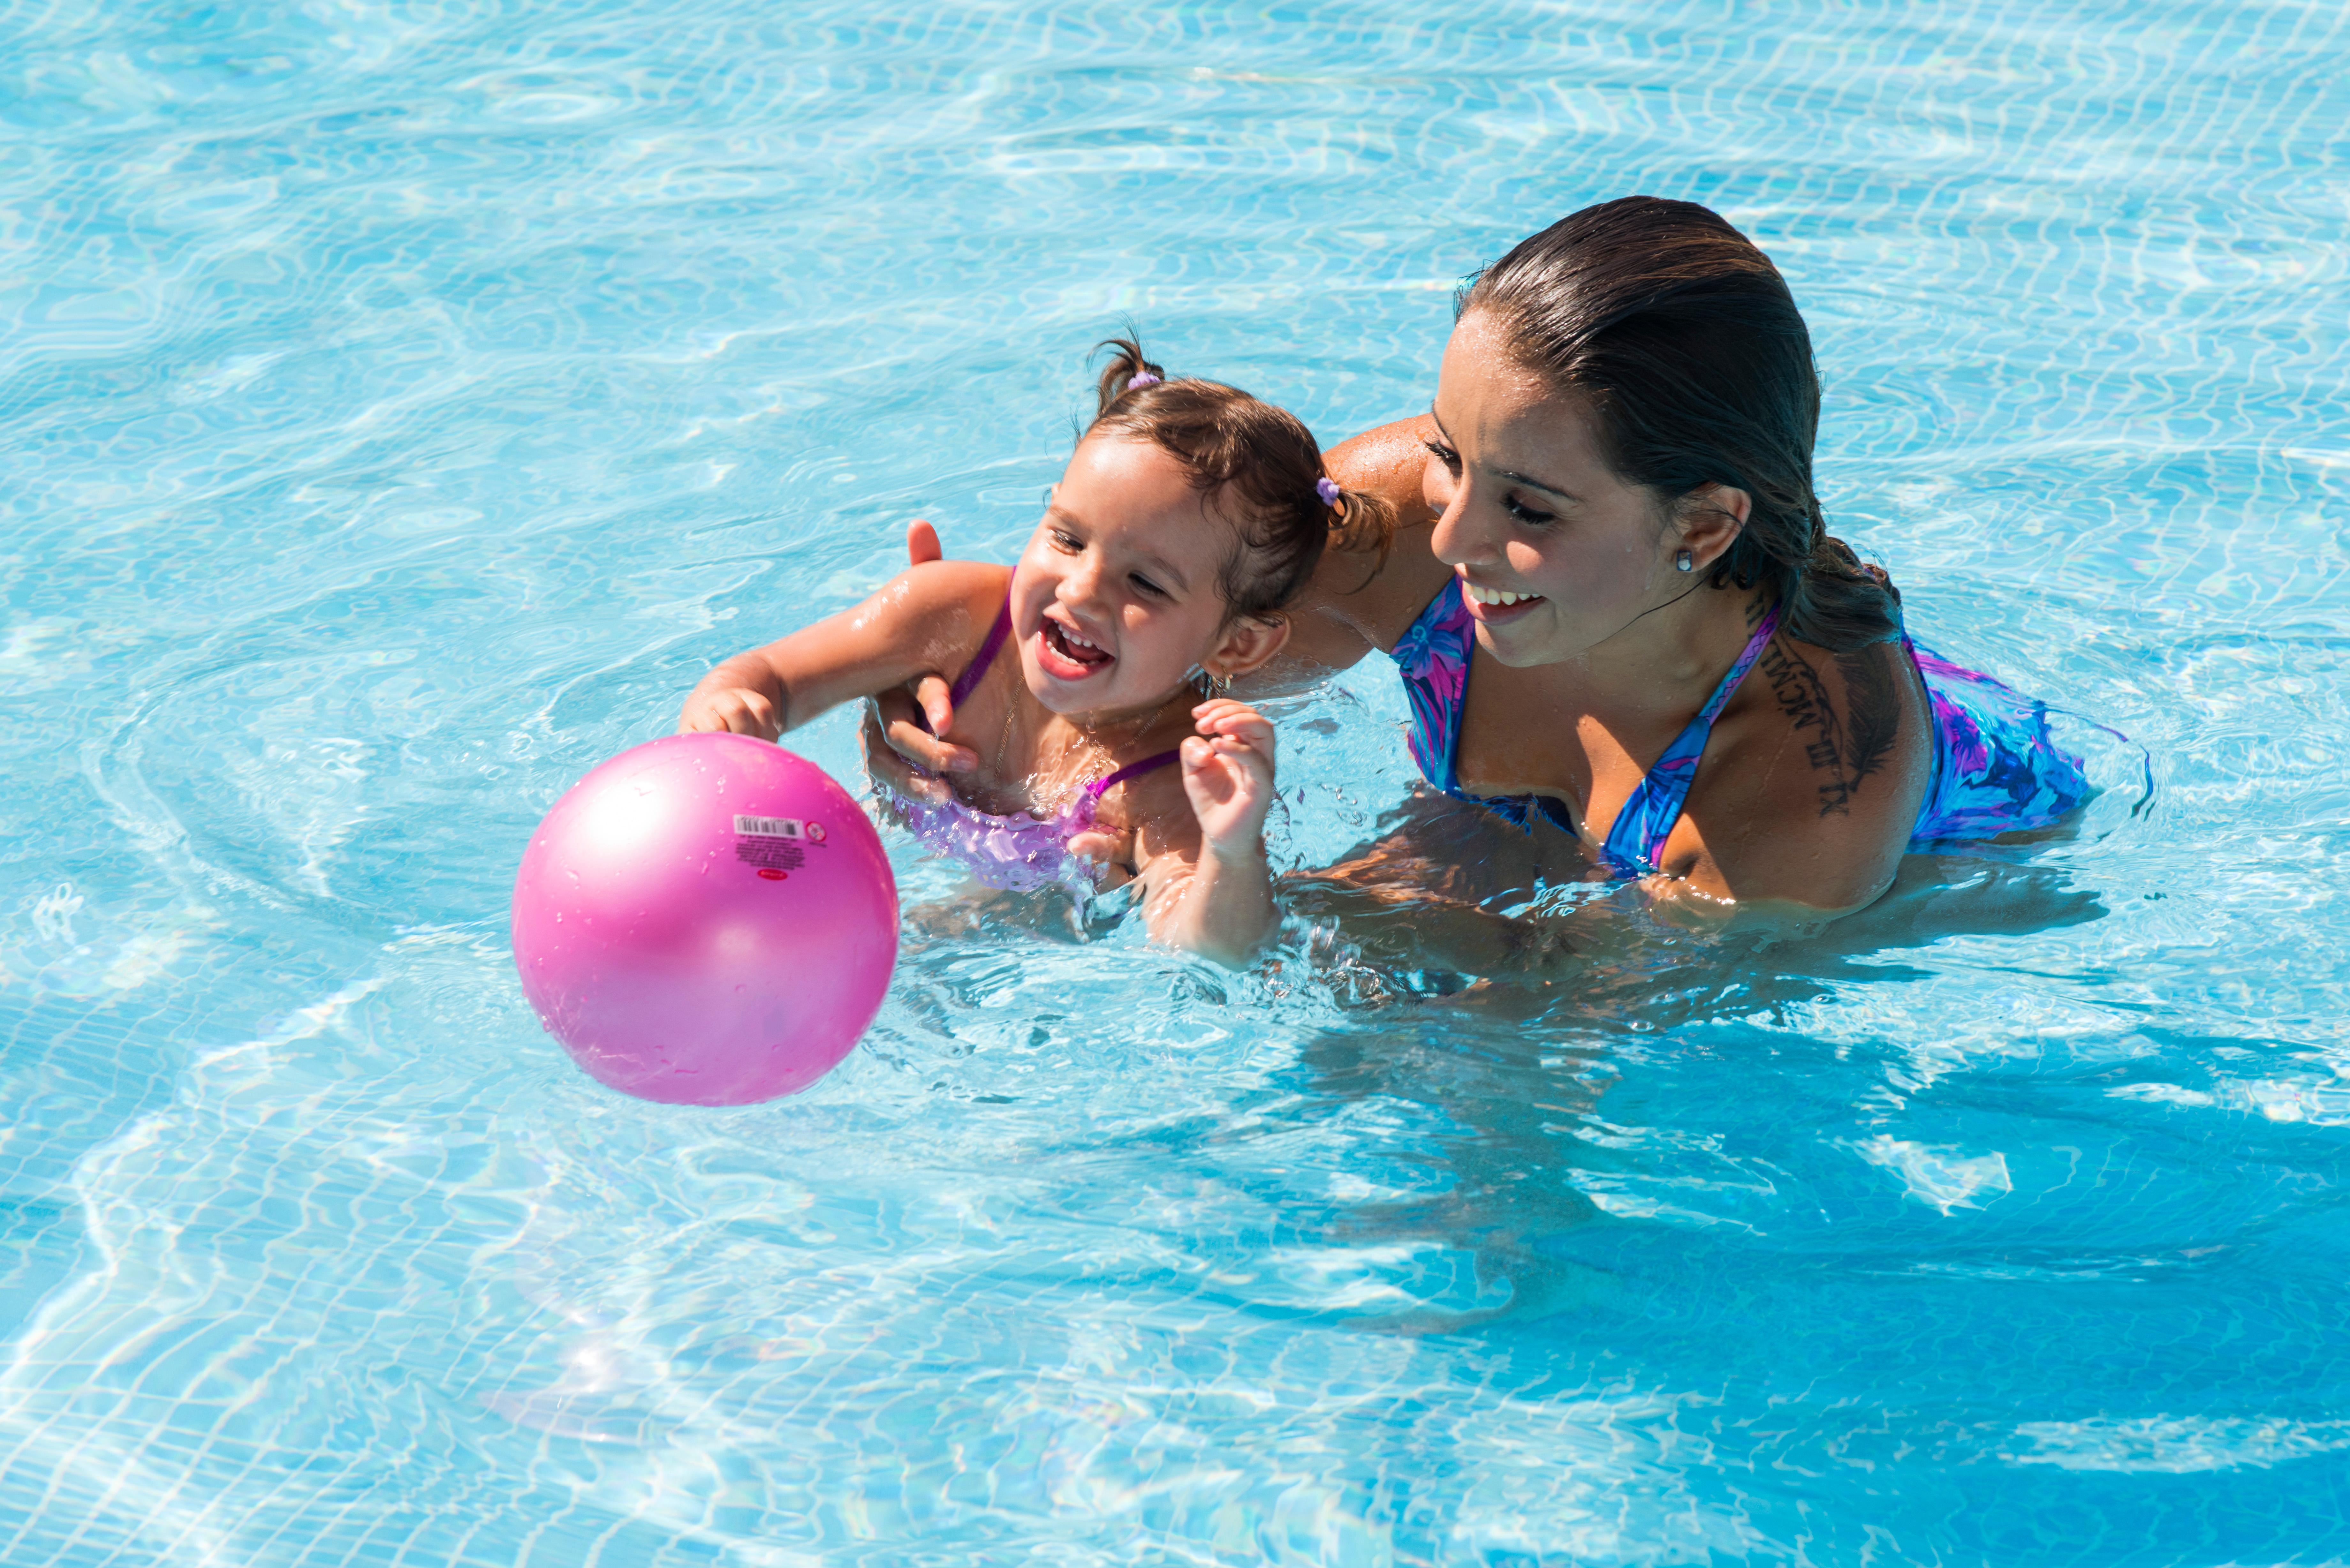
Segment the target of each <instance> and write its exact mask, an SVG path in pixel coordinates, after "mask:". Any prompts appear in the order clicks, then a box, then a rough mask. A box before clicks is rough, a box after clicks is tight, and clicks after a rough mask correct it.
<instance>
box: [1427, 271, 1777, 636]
mask: <svg viewBox="0 0 2350 1568" xmlns="http://www.w3.org/2000/svg"><path fill="white" fill-rule="evenodd" d="M1433 411H1434V414H1435V424H1436V429H1437V434H1436V437H1435V439H1434V440H1432V441H1430V443H1429V450H1430V454H1431V461H1430V464H1429V469H1428V498H1429V501H1430V504H1434V505H1437V506H1439V507H1440V508H1441V509H1442V513H1443V514H1442V515H1441V516H1440V518H1439V519H1438V520H1437V524H1436V533H1435V537H1434V538H1433V540H1432V541H1431V544H1432V545H1433V547H1434V549H1435V551H1436V555H1437V558H1438V559H1440V560H1441V561H1443V562H1444V563H1445V564H1446V565H1448V566H1451V568H1452V569H1453V571H1454V573H1455V574H1456V575H1457V576H1460V577H1461V587H1462V595H1461V597H1462V598H1463V599H1464V600H1465V601H1466V602H1467V603H1468V606H1469V613H1470V614H1471V615H1472V616H1474V617H1475V618H1476V621H1477V640H1478V641H1479V642H1480V643H1482V644H1483V645H1484V648H1485V649H1486V651H1487V652H1489V653H1491V654H1492V656H1493V657H1494V658H1495V659H1500V660H1501V661H1502V662H1503V664H1507V665H1513V666H1519V667H1523V666H1527V665H1536V664H1555V663H1558V662H1560V661H1562V660H1565V659H1574V658H1576V657H1579V656H1580V655H1582V654H1584V653H1586V652H1587V651H1589V650H1590V649H1593V648H1595V647H1596V646H1598V645H1599V644H1600V643H1603V642H1605V641H1607V639H1609V638H1611V637H1613V636H1614V635H1615V634H1616V633H1617V632H1618V631H1621V630H1622V629H1624V628H1626V627H1627V626H1629V625H1630V624H1631V623H1632V622H1633V621H1634V620H1636V619H1638V618H1639V617H1640V616H1642V615H1644V614H1646V613H1647V612H1648V611H1649V610H1651V609H1654V608H1656V607H1659V606H1660V605H1663V604H1665V603H1667V602H1669V600H1671V599H1672V598H1674V597H1677V596H1678V595H1679V594H1680V593H1682V592H1684V591H1686V590H1687V588H1688V587H1690V586H1691V585H1692V578H1691V577H1690V576H1689V575H1687V574H1684V573H1680V572H1678V571H1676V570H1674V567H1673V554H1674V552H1675V551H1676V550H1678V549H1679V548H1681V547H1682V546H1683V545H1688V544H1690V543H1692V537H1693V536H1692V535H1687V534H1685V532H1684V530H1682V529H1681V528H1680V527H1679V525H1678V524H1675V523H1674V522H1673V521H1672V520H1670V519H1669V518H1668V517H1666V516H1664V515H1662V514H1661V513H1660V510H1659V505H1658V503H1657V500H1656V497H1655V496H1654V494H1653V493H1651V492H1649V491H1648V490H1646V489H1644V488H1641V487H1639V486H1636V485H1631V484H1627V483H1625V482H1624V481H1623V480H1621V479H1619V478H1617V476H1616V474H1615V473H1614V472H1612V471H1610V469H1609V468H1608V466H1607V461H1606V459H1604V458H1603V457H1602V456H1601V455H1600V451H1599V445H1598V441H1597V439H1596V436H1597V432H1596V429H1595V425H1594V421H1593V419H1592V415H1591V412H1590V410H1589V409H1588V408H1587V407H1586V405H1585V404H1584V403H1583V402H1582V401H1581V400H1578V399H1575V398H1573V397H1570V396H1567V395H1565V394H1562V393H1560V392H1558V391H1556V390H1555V389H1553V388H1551V387H1550V386H1549V385H1547V384H1546V383H1545V382H1544V381H1543V380H1542V379H1540V378H1539V377H1537V376H1535V375H1534V372H1532V371H1530V370H1527V369H1523V368H1522V367H1520V366H1519V365H1518V364H1517V363H1516V362H1515V361H1513V359H1512V358H1510V357H1509V354H1508V353H1507V351H1506V347H1505V345H1504V342H1503V337H1502V336H1501V334H1500V333H1499V332H1498V331H1497V330H1495V328H1494V327H1493V326H1492V322H1491V321H1490V320H1489V319H1488V318H1487V317H1485V316H1483V315H1482V314H1481V313H1478V312H1474V311H1472V312H1471V313H1470V314H1469V315H1467V316H1464V317H1461V322H1460V324H1459V325H1458V326H1457V327H1454V328H1453V332H1452V340H1451V343H1450V344H1448V345H1447V346H1446V348H1445V350H1444V364H1443V368H1442V369H1440V371H1439V372H1438V375H1437V386H1436V403H1435V408H1434V410H1433ZM1735 534H1736V529H1735V527H1734V525H1733V526H1732V527H1731V529H1730V537H1725V538H1722V539H1721V540H1720V541H1719V542H1718V544H1716V543H1714V542H1712V541H1709V540H1703V539H1699V540H1696V541H1695V542H1696V544H1697V546H1698V547H1697V550H1696V556H1697V562H1696V564H1697V565H1698V566H1704V565H1706V564H1709V563H1710V562H1711V560H1712V559H1713V558H1714V557H1716V556H1719V555H1720V554H1721V551H1722V550H1725V549H1727V548H1729V545H1730V538H1732V537H1735Z"/></svg>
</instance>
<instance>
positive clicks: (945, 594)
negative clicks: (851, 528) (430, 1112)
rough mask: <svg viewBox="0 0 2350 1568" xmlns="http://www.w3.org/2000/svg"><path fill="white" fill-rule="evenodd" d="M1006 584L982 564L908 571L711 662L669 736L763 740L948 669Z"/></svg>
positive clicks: (983, 624) (991, 614)
mask: <svg viewBox="0 0 2350 1568" xmlns="http://www.w3.org/2000/svg"><path fill="white" fill-rule="evenodd" d="M1010 579H1011V571H1010V569H1009V568H1007V567H1003V566H990V565H987V564H986V563H983V562H974V561H934V562H931V563H928V564H926V565H923V566H914V567H911V568H910V569H908V570H907V571H904V572H902V573H900V574H899V576H897V577H895V578H894V579H892V580H891V581H890V583H889V586H888V587H884V588H883V589H882V590H881V591H880V592H879V593H877V594H875V595H874V596H873V597H871V598H869V599H867V600H866V601H865V602H864V603H863V604H861V605H858V607H856V608H854V609H850V610H844V611H842V612H841V613H840V614H838V615H836V616H831V617H828V618H826V619H824V620H820V621H818V622H816V625H814V626H811V627H808V628H805V629H803V630H800V631H795V632H794V633H792V634H791V635H790V636H789V637H786V638H784V639H781V640H780V641H776V642H771V643H769V644H768V645H767V646H766V647H764V648H754V649H751V650H750V651H748V652H745V653H738V654H736V655H734V657H733V658H732V659H727V660H725V661H724V662H723V663H721V664H720V665H719V666H718V667H717V668H716V669H714V670H711V672H710V673H709V674H707V675H705V676H703V677H702V680H701V683H700V684H698V685H697V686H695V687H694V689H693V693H692V695H691V696H690V697H688V698H687V699H686V702H685V711H684V712H683V713H681V715H680V716H679V718H678V726H677V727H678V730H679V732H681V733H683V732H692V731H698V730H701V731H709V730H731V731H733V732H734V733H736V734H738V735H756V736H758V737H759V738H760V739H761V740H765V741H772V740H774V739H775V737H776V736H777V735H779V734H782V733H783V732H785V731H788V730H795V729H797V728H799V727H800V726H801V725H802V724H805V723H806V722H808V721H809V720H811V719H814V718H815V717H816V716H817V715H818V714H820V713H822V712H824V711H826V710H827V709H829V708H834V707H837V706H838V705H839V704H841V703H843V702H847V701H853V700H854V699H856V698H859V697H869V696H871V695H872V694H873V693H875V692H877V691H886V690H888V689H889V688H890V687H893V686H898V685H900V684H902V683H904V682H905V681H907V680H910V679H912V678H913V677H915V676H917V675H920V674H922V673H923V672H925V671H928V670H943V669H952V668H955V667H956V666H957V665H958V664H959V663H960V662H961V660H962V659H963V658H964V657H966V656H967V655H968V653H969V652H970V650H971V649H972V648H973V647H974V646H976V645H977V644H978V642H979V641H980V639H981V638H982V637H983V636H984V635H985V628H987V627H989V626H991V625H993V623H994V618H995V615H996V613H997V611H999V610H1000V609H1001V608H1002V607H1003V595H1004V590H1005V587H1006V585H1007V584H1008V582H1009V581H1010Z"/></svg>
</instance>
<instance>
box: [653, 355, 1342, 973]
mask: <svg viewBox="0 0 2350 1568" xmlns="http://www.w3.org/2000/svg"><path fill="white" fill-rule="evenodd" d="M1112 347H1115V348H1117V349H1118V357H1117V358H1116V359H1115V360H1113V361H1112V363H1111V364H1110V366H1109V367H1108V369H1106V370H1105V371H1104V372H1103V373H1102V378H1101V383H1100V389H1099V406H1098V412H1097V416H1096V418H1095V420H1094V421H1093V423H1092V425H1091V426H1089V427H1088V428H1087V431H1086V433H1085V436H1084V438H1083V439H1082V440H1080V441H1078V442H1077V450H1076V452H1075V453H1074V454H1073V455H1072V456H1071V457H1070V459H1069V466H1068V468H1067V470H1066V472H1064V473H1063V474H1062V476H1061V482H1060V483H1058V484H1056V485H1055V486H1054V487H1053V496H1052V502H1051V504H1050V505H1049V506H1047V508H1046V509H1045V515H1044V517H1043V519H1042V520H1041V521H1039V522H1038V523H1037V524H1036V532H1035V535H1033V536H1032V537H1031V538H1030V539H1029V541H1028V547H1027V549H1026V550H1025V551H1024V553H1023V554H1022V556H1021V557H1020V562H1019V565H1018V566H1014V567H1010V568H1006V567H1003V566H987V565H981V564H977V563H972V562H965V561H954V562H946V561H937V560H932V561H928V562H917V563H916V564H915V565H914V566H913V567H912V568H911V569H910V570H909V571H907V572H905V573H903V574H901V575H900V576H899V577H898V578H897V579H896V580H895V581H893V582H891V583H890V584H889V586H888V587H884V588H883V589H882V590H881V591H880V592H879V593H877V594H875V595H874V596H873V597H871V598H868V599H867V600H866V601H865V602H864V603H863V604H861V605H859V606H858V607H856V608H854V609H851V610H846V611H843V612H842V613H841V614H839V615H836V616H833V617H831V618H828V619H826V620H822V621H819V622H817V623H816V625H814V626H812V627H808V628H805V629H804V630H801V631H796V632H794V633H793V634H792V635H791V636H789V637H786V638H785V639H782V640H781V641H778V642H774V643H770V644H769V645H768V646H766V647H764V648H758V649H752V650H750V651H749V652H746V653H739V654H736V655H735V656H734V657H733V658H732V659H727V660H725V661H724V662H723V663H722V664H720V665H719V666H718V667H717V668H716V669H714V670H712V671H711V672H710V673H709V674H708V675H707V676H705V677H703V678H702V681H701V683H700V684H699V685H697V686H696V687H695V688H694V690H693V693H692V695H691V697H689V698H688V699H687V700H686V703H685V711H684V712H683V713H682V714H681V716H680V718H679V720H678V728H679V729H680V730H681V731H696V730H702V731H723V730H731V731H733V732H735V733H737V734H746V735H757V736H759V737H760V738H761V739H763V740H774V739H775V737H776V736H777V735H778V734H779V733H781V732H784V731H786V730H791V729H795V728H797V727H798V726H800V725H802V724H805V723H806V722H808V721H809V720H811V719H814V718H815V717H816V716H817V715H818V714H820V713H822V712H824V711H826V710H827V709H828V708H832V707H834V706H837V704H839V703H841V702H844V701H849V700H851V699H853V698H858V697H865V696H869V695H871V694H872V693H874V692H877V691H883V690H885V689H887V688H889V687H891V686H895V685H898V684H899V683H900V682H902V681H904V680H907V679H909V678H910V677H911V676H914V675H916V674H918V673H919V672H920V671H922V670H929V669H931V668H932V667H933V666H934V665H937V664H939V663H941V662H942V661H943V662H946V664H947V667H948V668H960V669H961V670H962V675H961V676H960V677H958V678H957V680H956V681H955V683H954V686H953V689H952V691H951V693H950V698H951V703H952V711H951V714H950V715H947V716H945V717H942V718H941V722H940V725H939V733H940V735H941V736H942V737H945V738H946V739H947V740H948V741H950V742H960V743H958V744H957V751H958V753H960V754H961V756H962V758H964V759H967V761H966V762H965V764H964V765H963V766H961V767H958V768H957V769H956V770H955V774H954V785H953V788H952V789H951V790H949V791H947V792H945V793H943V794H941V796H940V798H938V799H936V800H934V801H932V802H931V803H929V804H928V805H924V806H920V807H918V808H916V810H915V812H914V813H913V814H912V815H913V816H914V818H915V820H914V826H915V827H916V828H917V830H918V831H920V832H921V833H922V834H923V835H924V836H925V837H928V838H930V839H931V840H932V841H933V842H935V843H936V844H937V845H938V846H940V847H941V848H943V849H947V850H950V851H951V852H953V853H956V854H959V855H960V856H962V857H963V858H964V859H965V860H966V861H967V862H969V863H970V864H971V865H972V868H973V870H975V871H976V872H978V873H980V875H981V877H982V879H983V880H985V881H989V882H991V883H993V884H994V885H996V886H998V887H1013V888H1018V887H1036V886H1044V885H1049V884H1051V883H1054V882H1057V881H1062V880H1065V879H1071V878H1080V879H1083V880H1085V881H1088V882H1090V881H1091V880H1093V879H1094V877H1095V876H1096V875H1097V868H1103V867H1107V868H1108V869H1109V870H1110V871H1111V872H1112V873H1113V874H1117V875H1122V876H1123V877H1132V878H1135V879H1139V881H1140V882H1141V884H1142V891H1143V910H1144V918H1145V919H1147V920H1148V922H1149V927H1150V931H1151V934H1152V935H1153V936H1155V937H1158V938H1159V939H1160V940H1163V941H1167V942H1170V943H1172V944H1173V945H1175V946H1177V947H1180V948H1185V949H1189V950H1192V951H1195V952H1199V953H1201V954H1203V955H1205V956H1207V957H1210V958H1213V959H1216V960H1218V961H1222V962H1225V963H1239V962H1241V961H1243V960H1244V959H1246V957H1247V956H1248V955H1249V953H1250V952H1251V951H1253V950H1254V949H1255V947H1256V945H1257V944H1258V942H1259V941H1261V940H1263V937H1264V935H1265V933H1266V932H1267V931H1268V930H1269V929H1271V928H1272V926H1273V922H1274V904H1273V889H1272V880H1271V874H1270V872H1269V871H1268V870H1267V868H1266V865H1265V857H1264V841H1263V826H1264V816H1265V811H1266V809H1267V807H1269V806H1270V805H1272V802H1273V788H1274V739H1273V726H1272V725H1271V724H1268V723H1267V722H1265V721H1264V720H1263V718H1262V717H1261V716H1259V715H1258V714H1257V713H1256V712H1255V711H1253V710H1251V709H1250V708H1248V707H1247V706H1246V705H1245V704H1243V703H1240V702H1235V701H1232V700H1231V699H1230V698H1228V697H1225V696H1224V695H1223V694H1222V693H1223V692H1224V691H1226V690H1227V689H1228V688H1229V687H1230V686H1231V684H1232V679H1233V678H1234V677H1236V676H1240V675H1244V674H1246V673H1248V672H1249V671H1250V670H1254V669H1256V668H1257V667H1258V666H1260V665H1262V664H1263V663H1264V662H1265V660H1267V659H1271V658H1272V657H1273V656H1274V654H1276V653H1278V652H1279V651H1280V650H1281V646H1282V643H1283V640H1284V639H1285V638H1286V637H1287V635H1288V627H1289V623H1288V620H1287V618H1285V617H1284V615H1283V614H1282V613H1281V612H1282V609H1283V607H1284V606H1285V605H1286V604H1287V603H1288V602H1289V601H1290V600H1291V599H1292V598H1294V597H1295V596H1296V595H1297V593H1298V592H1299V591H1300V590H1301V589H1302V588H1303V587H1305V584H1306V583H1307V582H1308V581H1309V580H1310V579H1311V577H1312V576H1313V573H1314V570H1315V566H1317V565H1318V564H1319V563H1320V561H1321V559H1322V556H1323V549H1324V546H1325V545H1326V544H1327V543H1329V542H1330V541H1331V540H1332V538H1333V537H1334V533H1335V535H1336V537H1337V538H1338V539H1339V542H1340V543H1342V544H1346V543H1351V536H1352V530H1350V529H1349V528H1348V527H1347V526H1344V525H1342V524H1341V523H1340V519H1342V518H1344V519H1347V520H1349V521H1359V522H1361V523H1363V524H1366V525H1369V524H1371V520H1372V519H1379V520H1382V521H1383V520H1384V518H1385V515H1386V512H1385V508H1384V507H1383V506H1382V505H1381V504H1379V503H1378V502H1377V501H1374V500H1371V499H1369V498H1367V497H1360V496H1357V497H1351V498H1349V497H1347V496H1346V495H1345V494H1344V493H1342V492H1341V491H1340V489H1339V487H1338V486H1337V485H1336V483H1334V482H1333V481H1332V480H1331V479H1330V478H1329V476H1328V475H1327V474H1326V473H1325V472H1323V467H1322V452H1321V449H1320V447H1318V446H1317V445H1316V444H1315V441H1314V437H1313V435H1312V433H1311V432H1310V431H1307V430H1306V428H1305V425H1304V424H1302V423H1300V422H1299V421H1298V420H1297V419H1296V418H1295V416H1294V415H1291V414H1288V413H1286V412H1284V411H1283V410H1280V409H1276V408H1274V407H1273V406H1272V405H1271V404H1268V403H1264V402H1262V401H1260V400H1257V399H1255V398H1253V397H1250V396H1249V395H1248V394H1247V393H1246V392H1243V391H1240V390H1238V389H1235V388H1232V387H1227V386H1222V385H1221V384H1219V383H1217V382H1214V381H1202V380H1194V379H1177V380H1171V381H1170V380H1168V379H1165V378H1164V377H1163V375H1162V374H1161V372H1160V371H1159V367H1157V366H1155V365H1152V364H1150V363H1149V362H1148V361H1147V360H1145V359H1144V358H1143V357H1142V350H1141V348H1139V347H1138V346H1137V345H1135V344H1133V343H1130V342H1125V341H1120V342H1118V343H1116V344H1114V345H1112ZM1378 536H1380V537H1383V536H1384V534H1383V532H1382V533H1381V534H1380V535H1378ZM1202 697H1205V698H1207V701H1201V698H1202ZM951 723H952V724H954V725H956V726H958V727H956V728H950V724H951Z"/></svg>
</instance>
